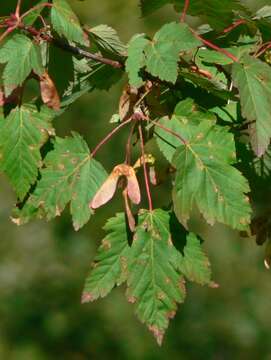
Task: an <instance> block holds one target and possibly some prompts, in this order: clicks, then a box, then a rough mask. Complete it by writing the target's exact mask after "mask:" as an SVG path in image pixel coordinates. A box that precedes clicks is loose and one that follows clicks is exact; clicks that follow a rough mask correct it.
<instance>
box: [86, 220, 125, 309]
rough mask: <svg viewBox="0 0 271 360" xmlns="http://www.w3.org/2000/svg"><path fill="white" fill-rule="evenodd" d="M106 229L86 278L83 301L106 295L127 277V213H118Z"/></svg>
mask: <svg viewBox="0 0 271 360" xmlns="http://www.w3.org/2000/svg"><path fill="white" fill-rule="evenodd" d="M104 230H105V231H106V232H107V233H108V234H107V235H106V237H105V238H104V239H103V240H102V244H101V246H100V247H99V250H98V255H97V256H96V257H95V260H94V263H93V266H92V270H91V272H90V274H89V276H88V277H87V279H86V283H85V287H84V290H83V295H82V302H88V301H94V300H96V299H98V298H99V297H105V296H106V295H107V294H108V293H109V292H110V291H111V290H112V289H113V287H114V286H115V285H120V284H122V283H123V282H124V281H125V280H126V279H127V261H128V260H127V257H128V252H129V249H130V248H129V245H128V239H129V233H127V225H126V220H125V214H124V213H120V214H116V216H115V217H114V218H111V219H109V220H108V221H107V223H106V225H105V226H104Z"/></svg>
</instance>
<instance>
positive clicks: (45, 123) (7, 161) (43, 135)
mask: <svg viewBox="0 0 271 360" xmlns="http://www.w3.org/2000/svg"><path fill="white" fill-rule="evenodd" d="M52 118H53V113H52V112H49V111H48V110H46V109H43V110H41V112H38V111H37V109H36V108H35V107H34V106H30V105H29V106H21V107H17V108H16V109H14V110H12V111H11V112H10V114H9V115H8V116H7V117H6V118H5V117H4V116H3V115H1V116H0V170H1V171H3V172H5V173H6V174H7V176H8V177H9V179H10V181H11V183H12V185H13V187H14V189H15V190H16V194H17V196H18V198H19V199H20V200H22V199H23V198H24V197H25V195H26V194H27V192H28V191H29V189H30V186H31V185H33V184H34V182H35V181H36V179H37V176H38V169H39V168H40V167H41V165H42V158H41V154H40V149H41V147H42V145H43V144H44V143H45V142H46V141H47V139H48V137H49V135H53V134H54V129H53V128H52V125H51V120H52Z"/></svg>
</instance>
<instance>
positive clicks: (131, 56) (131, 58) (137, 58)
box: [125, 34, 149, 88]
mask: <svg viewBox="0 0 271 360" xmlns="http://www.w3.org/2000/svg"><path fill="white" fill-rule="evenodd" d="M148 43H149V40H148V39H147V38H146V37H145V34H140V35H135V36H133V37H132V39H131V40H130V42H129V44H128V58H127V60H126V64H125V65H126V71H127V73H128V77H129V83H130V85H131V86H134V87H137V88H138V87H140V86H142V85H143V80H142V78H141V77H140V76H139V71H140V70H141V69H142V68H143V67H144V66H145V54H144V49H145V47H146V46H147V45H148Z"/></svg>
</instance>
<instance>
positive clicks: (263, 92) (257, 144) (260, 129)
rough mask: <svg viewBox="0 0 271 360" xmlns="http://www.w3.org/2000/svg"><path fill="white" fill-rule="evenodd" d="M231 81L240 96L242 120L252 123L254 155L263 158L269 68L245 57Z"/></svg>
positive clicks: (268, 124) (269, 125)
mask: <svg viewBox="0 0 271 360" xmlns="http://www.w3.org/2000/svg"><path fill="white" fill-rule="evenodd" d="M232 77H233V81H234V84H235V86H236V87H238V90H239V92H240V97H241V106H242V114H243V116H244V117H245V118H246V119H247V120H248V121H250V122H251V124H250V138H251V143H252V147H253V149H254V151H255V153H256V154H257V155H258V156H259V157H260V156H261V155H263V154H264V153H265V151H266V149H267V147H268V145H269V143H270V138H271V113H270V103H271V85H270V84H271V68H270V66H269V65H267V64H265V63H264V62H262V61H261V60H258V59H256V58H254V57H252V56H249V55H245V56H244V57H243V58H242V59H241V62H240V63H235V64H233V68H232Z"/></svg>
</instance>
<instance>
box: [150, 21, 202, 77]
mask: <svg viewBox="0 0 271 360" xmlns="http://www.w3.org/2000/svg"><path fill="white" fill-rule="evenodd" d="M198 46H201V42H200V41H199V40H198V39H196V38H195V37H194V35H193V34H192V32H191V31H190V29H189V27H188V25H187V24H184V23H183V24H178V23H175V22H173V23H170V24H166V25H164V26H163V27H162V28H161V29H160V30H159V31H158V32H157V33H156V34H155V36H154V38H153V41H151V42H149V44H148V45H147V46H146V47H145V49H144V52H145V56H146V69H147V71H148V72H149V73H151V74H152V75H153V76H158V77H159V78H160V79H161V80H165V81H169V82H172V83H175V82H176V80H177V76H178V61H179V54H180V52H181V51H187V50H192V49H194V48H197V47H198Z"/></svg>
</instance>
